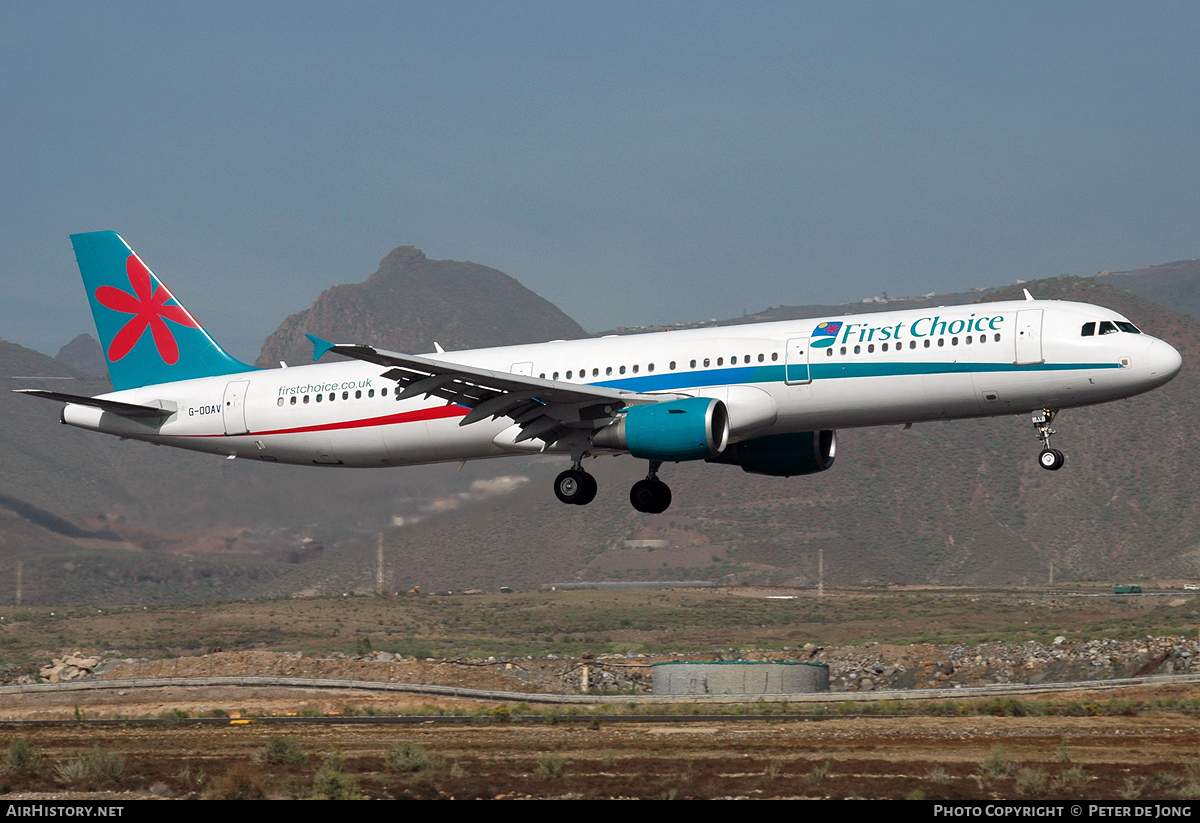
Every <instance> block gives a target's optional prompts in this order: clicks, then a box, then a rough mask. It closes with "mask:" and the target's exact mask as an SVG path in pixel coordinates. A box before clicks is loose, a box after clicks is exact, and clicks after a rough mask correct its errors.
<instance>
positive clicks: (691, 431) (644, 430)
mask: <svg viewBox="0 0 1200 823" xmlns="http://www.w3.org/2000/svg"><path fill="white" fill-rule="evenodd" d="M728 443H729V414H728V412H727V410H726V408H725V404H724V403H722V402H721V401H720V400H716V399H714V398H711V397H692V398H688V399H686V400H671V401H669V402H664V403H651V404H648V405H644V406H631V407H630V408H628V409H627V410H626V411H625V413H624V414H623V415H622V416H621V418H620V419H619V420H617V421H615V422H613V423H610V424H609V425H607V426H605V427H604V428H602V429H600V430H599V431H598V432H596V433H595V434H594V435H592V446H594V447H595V448H598V449H612V450H613V451H627V452H629V453H630V454H632V455H633V456H634V457H639V458H643V459H646V460H663V461H671V462H680V461H683V460H704V459H706V458H710V457H714V456H716V455H719V454H721V452H723V451H724V450H725V446H726V444H728Z"/></svg>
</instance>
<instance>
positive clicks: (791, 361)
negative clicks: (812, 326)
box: [784, 337, 812, 386]
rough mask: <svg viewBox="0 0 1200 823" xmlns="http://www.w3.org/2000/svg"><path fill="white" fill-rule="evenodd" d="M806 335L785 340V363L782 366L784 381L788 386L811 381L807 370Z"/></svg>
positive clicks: (807, 349)
mask: <svg viewBox="0 0 1200 823" xmlns="http://www.w3.org/2000/svg"><path fill="white" fill-rule="evenodd" d="M809 348H810V347H809V345H808V338H807V337H793V338H792V339H791V340H789V341H787V360H786V363H787V365H785V366H784V382H785V383H787V384H788V385H789V386H799V385H803V384H805V383H811V382H812V375H811V374H810V373H809V370H808V352H809Z"/></svg>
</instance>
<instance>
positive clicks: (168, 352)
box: [71, 231, 254, 391]
mask: <svg viewBox="0 0 1200 823" xmlns="http://www.w3.org/2000/svg"><path fill="white" fill-rule="evenodd" d="M71 245H72V246H74V248H75V260H76V262H77V263H78V264H79V273H80V274H81V275H83V285H84V288H85V289H87V295H88V302H89V303H90V304H91V307H92V318H93V319H94V320H95V321H96V332H97V334H99V336H100V345H101V347H102V348H103V349H104V357H105V359H106V360H107V361H108V373H109V374H110V375H111V376H112V382H113V388H114V389H116V390H118V391H120V390H122V389H136V388H138V387H140V386H149V385H153V384H155V383H169V382H171V381H174V380H189V379H191V378H194V377H215V376H217V375H222V374H236V373H238V372H247V371H253V370H254V367H253V366H248V365H246V364H245V363H243V362H241V361H240V360H236V359H234V358H233V357H230V356H229V355H228V354H226V352H225V350H224V349H222V348H221V347H220V346H219V345H217V341H215V340H213V339H212V337H211V336H210V335H209V333H208V332H207V331H205V330H204V328H203V327H202V326H201V325H200V324H199V323H198V322H196V318H194V317H192V314H191V312H189V311H188V310H187V309H185V308H184V307H183V304H181V303H180V302H179V301H178V300H176V299H175V296H174V295H173V294H171V292H170V290H168V289H167V287H166V286H164V285H163V284H162V283H161V282H160V281H159V279H158V278H157V277H155V276H154V273H153V272H151V271H150V269H149V268H147V266H146V264H145V263H143V262H142V260H141V258H140V257H138V256H137V255H136V254H135V253H134V252H133V249H131V248H129V245H128V244H127V243H126V242H125V241H124V240H123V239H121V235H119V234H117V233H116V232H113V231H96V232H88V233H87V234H72V235H71Z"/></svg>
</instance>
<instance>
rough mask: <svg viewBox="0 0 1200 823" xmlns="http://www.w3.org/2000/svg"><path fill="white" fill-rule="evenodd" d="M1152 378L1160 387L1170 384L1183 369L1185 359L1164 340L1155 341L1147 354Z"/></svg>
mask: <svg viewBox="0 0 1200 823" xmlns="http://www.w3.org/2000/svg"><path fill="white" fill-rule="evenodd" d="M1146 359H1147V361H1148V362H1149V366H1150V378H1151V379H1152V380H1153V381H1154V382H1155V383H1158V384H1159V385H1161V384H1163V383H1166V382H1168V381H1169V380H1171V379H1172V378H1173V377H1175V375H1177V374H1179V370H1180V369H1182V368H1183V357H1182V356H1181V355H1180V354H1179V352H1177V351H1176V350H1175V347H1174V346H1172V345H1171V344H1170V343H1167V342H1165V341H1163V340H1155V341H1154V342H1153V343H1151V344H1150V350H1149V351H1148V352H1147V358H1146Z"/></svg>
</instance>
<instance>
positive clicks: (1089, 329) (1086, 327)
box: [1079, 323, 1096, 337]
mask: <svg viewBox="0 0 1200 823" xmlns="http://www.w3.org/2000/svg"><path fill="white" fill-rule="evenodd" d="M1095 334H1096V324H1095V323H1084V324H1083V329H1082V330H1081V331H1080V332H1079V336H1080V337H1092V336H1093V335H1095Z"/></svg>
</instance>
